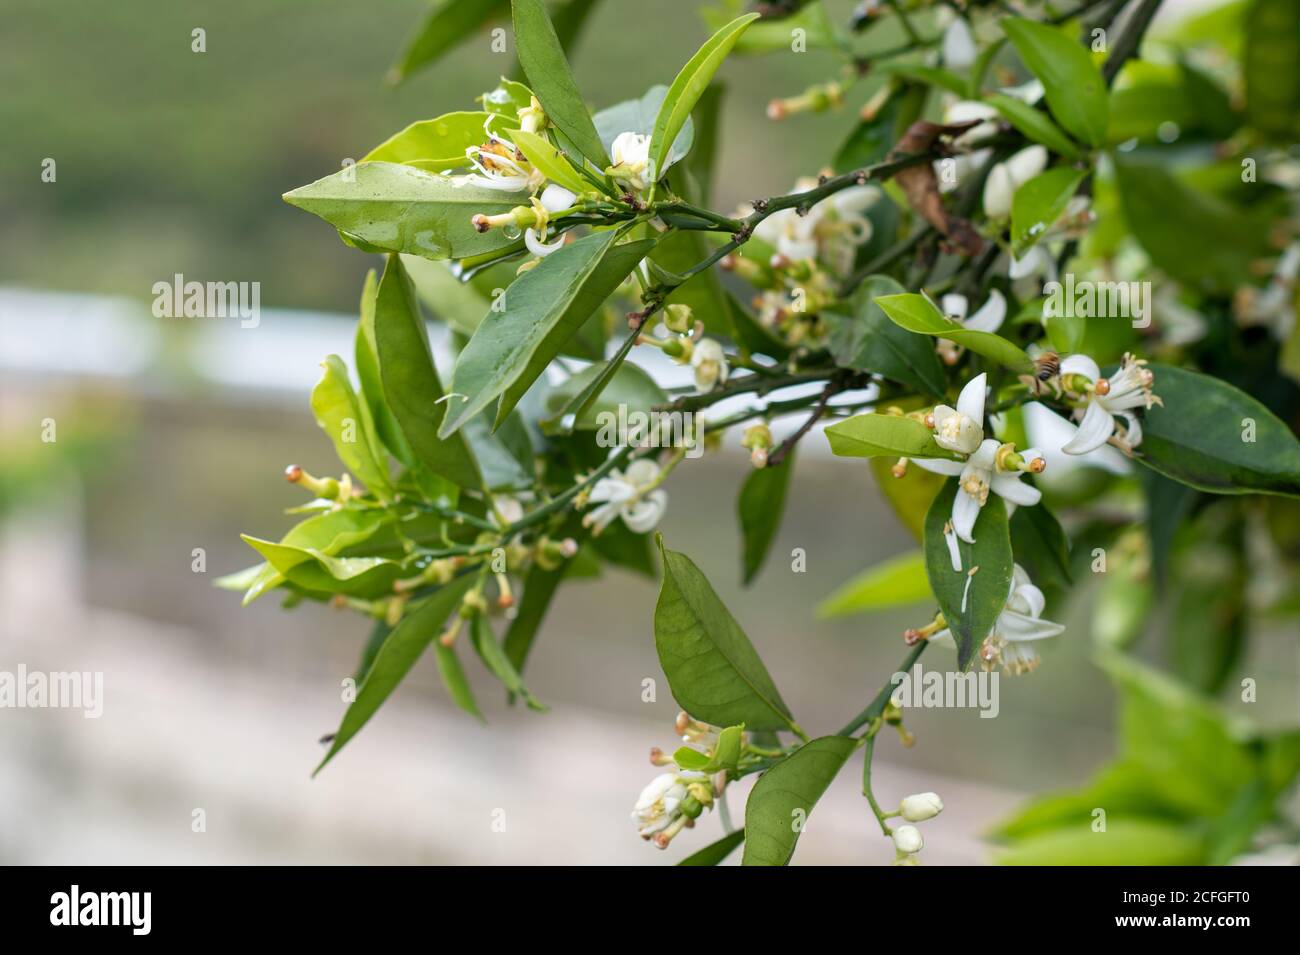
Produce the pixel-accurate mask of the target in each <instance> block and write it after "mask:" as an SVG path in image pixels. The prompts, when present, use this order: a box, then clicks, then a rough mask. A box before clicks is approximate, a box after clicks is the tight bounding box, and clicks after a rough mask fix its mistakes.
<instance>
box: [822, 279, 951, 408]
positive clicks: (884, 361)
mask: <svg viewBox="0 0 1300 955" xmlns="http://www.w3.org/2000/svg"><path fill="white" fill-rule="evenodd" d="M902 293H903V287H902V286H901V285H899V284H898V283H897V282H896V281H894V280H893V279H891V278H890V277H889V276H887V275H872V276H869V277H868V278H866V279H864V280H863V282H862V284H861V285H860V286H858V290H857V291H856V292H855V293H854V296H853V299H852V302H851V304H852V306H853V310H852V314H851V315H836V314H834V313H829V312H823V313H822V318H823V320H824V321H826V322H827V324H828V325H829V327H830V349H831V354H832V355H834V357H835V363H836V364H837V365H839V366H840V367H843V368H854V369H857V370H858V371H869V372H872V373H873V374H877V375H883V376H884V377H886V378H888V379H890V380H891V381H896V382H898V383H899V384H903V385H907V386H908V387H910V388H915V389H916V390H917V391H923V392H926V393H928V394H932V395H943V393H944V391H945V390H946V389H947V382H946V381H945V380H944V374H943V367H942V366H941V365H940V364H939V356H938V355H937V354H936V353H935V350H934V342H933V341H931V340H930V339H929V338H928V337H926V336H924V335H917V334H914V333H913V332H910V331H908V330H906V329H904V328H902V327H901V326H899V325H897V324H895V323H894V322H891V321H890V320H889V318H888V317H886V315H885V311H884V309H883V308H881V307H880V305H879V304H878V303H877V302H876V301H875V299H876V298H877V297H878V296H886V295H899V294H902Z"/></svg>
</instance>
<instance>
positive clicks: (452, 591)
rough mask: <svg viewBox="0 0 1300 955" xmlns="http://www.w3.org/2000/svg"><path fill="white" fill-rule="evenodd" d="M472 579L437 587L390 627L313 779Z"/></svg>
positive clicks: (362, 721)
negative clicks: (393, 626) (389, 631)
mask: <svg viewBox="0 0 1300 955" xmlns="http://www.w3.org/2000/svg"><path fill="white" fill-rule="evenodd" d="M474 580H475V578H474V576H473V575H472V574H466V575H464V576H462V577H460V578H457V579H456V580H453V581H452V582H451V583H449V584H447V585H446V586H444V587H441V588H439V589H438V590H437V591H435V592H434V593H433V595H432V596H430V597H429V598H428V599H427V600H425V601H424V602H423V603H421V604H420V606H418V607H415V608H413V609H410V610H408V611H407V614H406V616H405V617H403V618H402V622H401V623H399V624H398V625H397V626H396V627H395V628H393V632H392V633H391V634H390V635H389V637H388V639H387V640H385V641H384V645H383V646H382V647H380V649H379V654H378V656H376V657H375V662H374V665H373V666H372V667H371V668H370V673H369V674H368V675H367V676H366V679H365V682H363V683H362V684H361V686H359V687H358V688H357V698H356V699H355V700H353V701H352V703H351V704H350V705H349V706H348V708H347V712H345V713H344V714H343V721H342V723H340V724H339V729H338V732H337V733H335V734H334V741H333V742H332V743H331V744H330V748H329V752H327V753H326V754H325V758H324V759H322V760H321V761H320V765H319V766H317V767H316V770H315V772H313V773H312V775H313V776H314V775H316V773H319V772H320V771H321V770H322V769H324V768H325V764H326V763H328V762H329V761H330V760H331V759H333V758H334V756H335V754H337V753H338V751H339V750H341V749H342V748H343V747H344V746H346V745H347V744H348V741H349V740H351V739H352V737H353V736H355V735H356V734H357V732H358V731H359V730H360V729H361V727H363V726H365V725H366V723H367V721H369V719H370V717H372V716H374V715H375V711H376V710H378V709H379V707H380V706H381V705H383V703H384V701H385V700H387V699H388V697H389V695H390V694H391V693H392V692H393V690H394V689H396V688H397V684H399V683H401V682H402V680H403V678H404V677H405V676H406V674H407V673H409V672H410V670H411V667H413V666H415V661H416V660H418V659H419V658H420V655H421V654H422V653H424V650H425V648H426V647H427V646H428V645H429V644H430V643H431V642H433V641H434V640H436V639H437V637H438V634H439V632H440V631H441V629H442V626H443V624H444V623H445V622H446V620H447V618H448V617H450V616H451V615H452V614H453V613H454V612H455V611H456V608H457V607H458V606H459V605H460V601H461V598H462V597H464V596H465V594H466V592H467V591H468V590H469V588H470V586H471V585H472V584H473V583H474Z"/></svg>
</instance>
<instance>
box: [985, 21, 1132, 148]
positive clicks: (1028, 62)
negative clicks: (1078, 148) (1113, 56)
mask: <svg viewBox="0 0 1300 955" xmlns="http://www.w3.org/2000/svg"><path fill="white" fill-rule="evenodd" d="M1001 23H1002V30H1003V32H1004V33H1006V35H1007V38H1008V39H1010V40H1011V42H1012V43H1013V44H1014V45H1015V48H1016V52H1018V53H1019V54H1020V59H1021V60H1022V61H1024V64H1025V66H1027V67H1029V71H1030V72H1031V73H1033V74H1034V75H1035V76H1036V77H1038V78H1039V79H1040V80H1041V81H1042V83H1043V89H1044V90H1045V91H1046V95H1047V105H1048V106H1049V107H1051V110H1052V115H1053V116H1055V117H1056V121H1057V122H1058V123H1060V124H1061V125H1062V126H1064V127H1065V129H1066V130H1068V131H1069V132H1070V134H1071V135H1073V136H1075V137H1076V138H1077V139H1079V140H1081V141H1082V142H1085V143H1087V144H1089V145H1090V146H1101V145H1103V144H1105V142H1106V124H1107V121H1108V118H1109V104H1108V103H1107V99H1106V81H1105V80H1104V79H1102V75H1101V70H1099V69H1098V68H1097V64H1096V63H1095V62H1094V61H1093V59H1092V55H1091V54H1090V53H1089V52H1088V49H1087V47H1085V46H1083V45H1082V44H1080V43H1079V42H1077V41H1076V40H1073V39H1071V38H1070V37H1068V36H1066V35H1065V34H1064V33H1062V32H1061V31H1060V30H1057V29H1054V28H1053V27H1050V26H1046V25H1045V24H1041V23H1034V22H1032V21H1030V20H1018V19H1014V18H1008V19H1005V20H1002V21H1001Z"/></svg>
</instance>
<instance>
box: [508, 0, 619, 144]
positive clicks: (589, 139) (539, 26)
mask: <svg viewBox="0 0 1300 955" xmlns="http://www.w3.org/2000/svg"><path fill="white" fill-rule="evenodd" d="M511 6H512V7H513V8H514V26H515V46H516V47H517V48H518V53H519V65H520V66H522V67H523V70H524V74H525V75H526V76H527V77H528V85H529V86H531V87H532V90H533V94H534V95H535V96H536V97H537V101H538V102H539V103H541V104H542V109H543V110H545V112H546V116H547V118H548V119H549V120H550V121H551V123H552V124H553V125H554V126H555V127H556V128H557V129H558V130H559V131H560V132H562V133H563V134H564V135H565V136H566V137H567V138H568V139H569V141H570V142H572V143H573V145H574V146H576V147H577V149H578V151H579V152H581V153H582V155H584V156H586V157H587V159H589V160H591V162H592V163H594V164H595V166H596V168H597V169H601V170H603V169H605V167H606V166H608V165H609V156H608V155H607V154H606V152H605V147H604V146H603V145H601V142H600V136H598V135H597V134H596V126H595V124H594V123H592V121H591V113H590V112H589V111H588V110H587V105H586V103H584V102H583V100H582V93H580V92H579V91H578V84H577V83H575V82H574V80H573V73H572V71H571V70H570V69H569V61H568V59H567V58H566V57H565V55H564V48H563V47H562V46H561V45H560V40H559V38H558V37H557V36H556V35H555V27H554V26H552V25H551V18H550V17H549V16H547V14H546V4H544V3H543V2H542V0H512V3H511Z"/></svg>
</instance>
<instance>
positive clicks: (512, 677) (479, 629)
mask: <svg viewBox="0 0 1300 955" xmlns="http://www.w3.org/2000/svg"><path fill="white" fill-rule="evenodd" d="M469 637H470V642H471V643H472V644H473V645H474V652H475V653H477V654H478V656H479V659H480V660H482V661H483V665H484V666H485V667H487V669H488V672H489V673H491V674H492V675H493V676H495V677H496V678H497V679H498V680H500V681H501V685H502V686H504V687H505V688H506V690H507V692H509V693H510V695H511V696H512V697H513V696H519V697H521V698H522V699H523V701H524V702H525V703H526V704H527V705H528V708H529V709H530V710H537V711H539V712H542V711H545V710H546V707H545V706H544V705H542V704H541V703H540V702H538V700H537V698H536V697H535V696H533V694H532V693H530V692H528V687H526V686H524V681H523V678H522V677H521V676H520V675H519V671H518V670H516V669H515V665H514V664H513V663H511V662H510V657H509V656H508V655H507V654H506V651H505V648H504V647H503V646H502V645H501V642H500V641H499V640H497V638H496V634H494V633H493V632H492V625H491V624H490V623H489V622H488V619H487V617H486V616H485V615H483V614H477V615H476V616H475V617H474V619H473V620H471V621H470V626H469Z"/></svg>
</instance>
